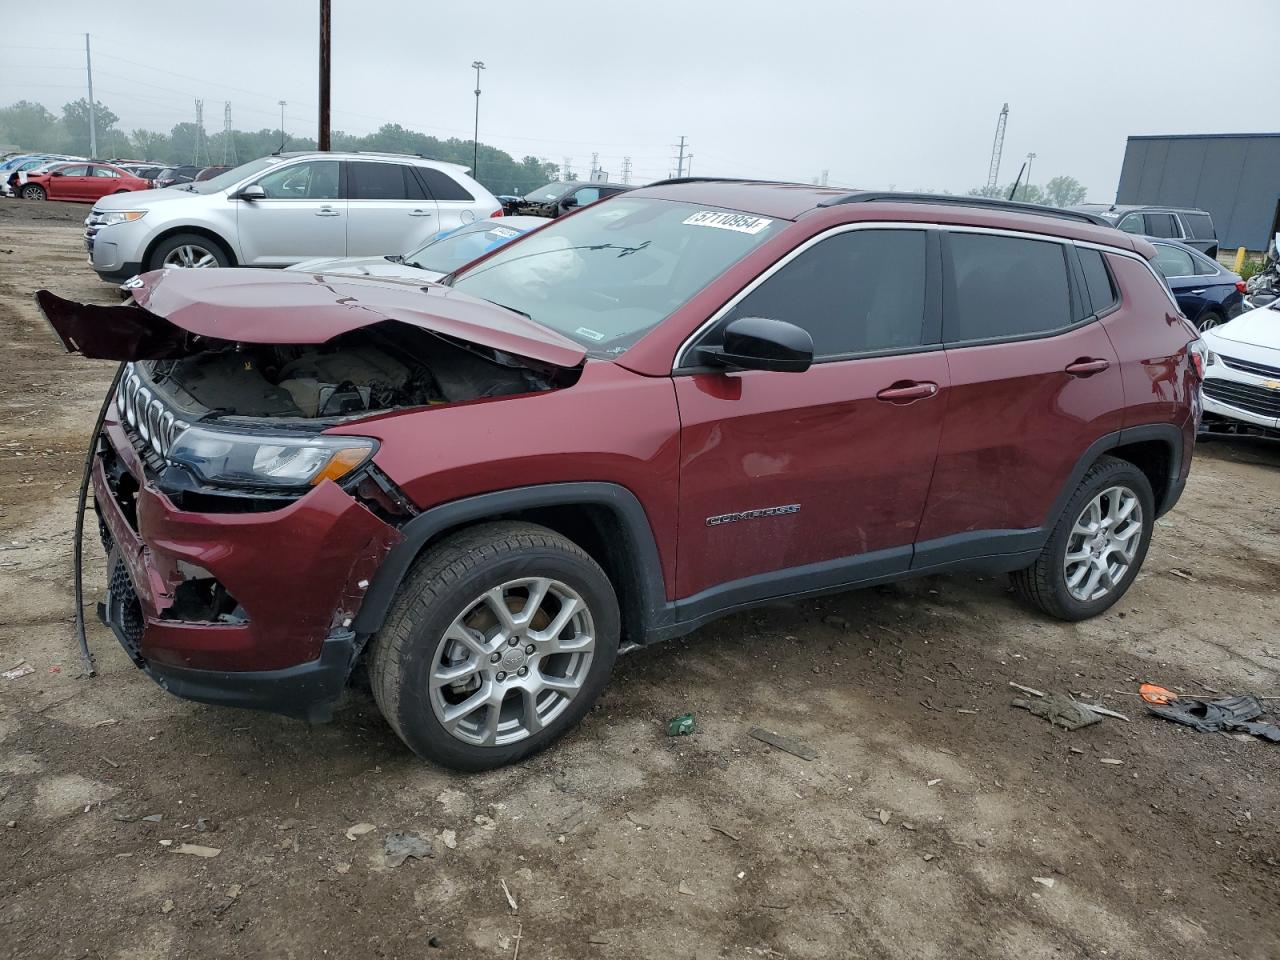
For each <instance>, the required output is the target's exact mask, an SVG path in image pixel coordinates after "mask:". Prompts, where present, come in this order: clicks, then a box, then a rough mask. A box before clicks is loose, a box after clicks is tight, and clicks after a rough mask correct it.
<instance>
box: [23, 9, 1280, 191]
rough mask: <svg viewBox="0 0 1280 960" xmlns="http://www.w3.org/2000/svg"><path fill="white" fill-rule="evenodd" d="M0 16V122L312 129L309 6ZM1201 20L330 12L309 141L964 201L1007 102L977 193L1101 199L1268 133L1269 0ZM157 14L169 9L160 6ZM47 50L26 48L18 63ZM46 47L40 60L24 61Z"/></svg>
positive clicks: (1078, 13)
mask: <svg viewBox="0 0 1280 960" xmlns="http://www.w3.org/2000/svg"><path fill="white" fill-rule="evenodd" d="M29 6H30V5H29V4H26V3H20V2H18V0H0V12H3V13H4V21H5V24H6V29H5V32H4V34H3V36H0V105H6V104H8V103H12V102H13V101H15V100H18V99H23V98H26V99H32V100H39V101H41V102H43V103H45V104H47V105H48V106H50V107H51V108H53V109H54V110H55V112H57V107H58V106H59V105H61V104H62V103H63V102H65V101H66V100H69V99H73V98H75V97H78V96H82V95H83V93H84V90H83V86H82V85H83V82H84V73H83V52H82V49H81V48H82V45H83V37H82V36H80V34H82V33H83V32H85V31H88V32H90V33H91V34H92V35H93V46H94V53H95V59H94V67H95V70H94V80H95V92H96V93H97V99H98V100H100V101H102V102H105V103H106V104H107V105H108V106H109V107H110V108H111V109H112V110H114V111H115V112H116V113H117V114H119V115H120V117H121V124H120V125H121V126H122V127H124V128H125V129H127V130H131V129H133V128H134V127H140V126H141V127H148V128H153V129H162V130H167V129H168V128H169V127H171V126H172V125H173V124H174V123H176V122H179V121H182V120H189V119H193V115H194V106H193V104H192V99H193V98H194V97H203V98H204V100H205V126H206V129H208V130H210V131H211V132H212V131H216V130H217V129H218V128H220V127H221V125H222V107H223V101H225V100H230V101H231V103H232V113H233V121H234V125H235V126H236V127H238V128H250V129H257V128H259V127H272V128H275V127H277V126H278V125H279V119H278V118H279V107H278V106H276V101H278V100H281V99H284V100H287V101H288V106H287V107H286V111H285V117H286V124H285V125H286V129H288V130H289V131H297V132H299V133H306V134H308V135H311V136H314V135H315V128H316V48H317V36H316V30H317V22H318V8H319V3H318V0H219V2H218V3H216V4H214V3H196V4H194V5H192V4H177V5H175V4H169V3H142V4H137V5H133V4H125V3H120V2H112V3H104V2H97V0H95V2H88V0H61V2H59V3H57V4H54V5H53V6H49V5H47V4H37V8H38V9H39V10H40V15H38V16H33V17H29V18H19V17H17V16H15V15H14V14H15V13H16V12H17V11H18V10H22V9H28V8H29ZM1213 9H1214V8H1213V6H1212V5H1211V4H1207V3H1206V2H1205V0H1161V2H1160V3H1159V4H1155V3H1151V2H1134V0H1061V2H1059V3H1055V4H1052V5H1050V4H1047V3H1044V2H1036V0H1022V2H1017V3H1014V2H1002V0H964V2H943V0H931V2H926V0H893V2H857V0H849V2H840V0H792V2H789V3H777V2H758V0H679V2H673V0H657V2H654V0H633V2H631V3H625V4H623V3H598V4H573V5H567V6H565V8H564V9H558V5H555V4H539V5H536V6H535V5H532V4H529V3H522V2H516V0H490V2H486V3H466V2H459V0H453V2H431V3H428V2H417V0H415V2H409V0H398V2H392V0H360V2H355V0H333V125H334V128H335V129H343V130H347V131H351V132H355V133H365V132H368V131H370V130H372V129H375V128H376V127H377V126H379V125H380V124H381V123H383V122H386V121H397V122H399V123H401V124H403V125H404V126H406V127H411V128H414V129H418V130H421V131H423V132H426V133H431V134H434V135H437V136H445V137H447V136H457V137H462V138H466V139H470V136H471V124H472V111H473V109H474V105H475V97H474V95H473V93H472V90H473V88H474V78H475V74H474V72H473V71H472V70H471V69H470V64H471V62H472V60H475V59H481V60H483V61H484V62H485V64H486V65H487V69H486V70H485V72H484V74H483V76H482V81H481V86H482V89H483V95H482V97H481V104H480V139H481V141H482V142H489V143H493V144H495V145H497V146H499V147H501V148H503V149H505V150H507V151H509V152H510V153H512V154H513V155H515V156H516V157H521V156H524V155H526V154H534V155H536V156H540V157H545V158H547V159H549V160H551V161H552V162H555V163H559V162H561V161H562V160H563V158H564V157H566V156H569V157H572V158H573V161H574V166H575V168H576V169H577V170H579V171H585V170H586V168H587V167H588V166H589V165H590V161H591V153H592V151H593V150H594V151H598V152H599V154H600V158H601V159H600V164H601V166H602V167H604V169H606V170H608V171H610V173H612V174H614V175H615V176H616V175H617V174H618V173H619V172H620V168H621V163H622V158H623V157H624V156H630V157H631V158H632V163H633V170H634V174H633V182H636V181H644V180H649V179H653V178H656V177H663V176H667V175H668V173H669V172H670V171H671V170H673V169H674V160H673V159H672V158H673V157H674V155H675V152H676V151H675V146H674V144H675V143H676V142H677V139H678V138H679V136H680V135H682V134H683V135H685V136H686V137H688V143H689V150H690V151H691V152H692V154H693V161H692V170H693V172H694V173H698V174H709V175H710V174H721V175H726V176H758V177H765V178H772V179H800V180H809V179H811V178H813V177H816V176H818V175H819V173H820V172H821V171H822V170H828V171H830V179H831V182H832V183H839V184H846V185H851V186H861V187H872V188H890V187H896V188H897V189H900V190H913V189H930V188H935V189H947V190H951V191H955V192H962V191H964V190H967V189H968V188H969V187H972V186H977V185H981V184H983V183H985V181H986V177H987V166H988V162H989V159H990V152H991V143H992V137H993V134H994V131H995V124H996V117H997V114H998V113H999V110H1000V105H1001V104H1002V103H1003V102H1005V101H1008V103H1009V111H1010V113H1009V125H1008V134H1007V136H1006V139H1005V148H1004V162H1003V165H1002V167H1001V173H1000V180H1001V182H1002V183H1003V182H1009V181H1012V179H1013V177H1014V176H1015V175H1016V174H1017V171H1018V167H1019V164H1020V163H1021V162H1022V160H1023V158H1024V157H1025V155H1026V154H1027V153H1028V152H1029V151H1034V152H1035V153H1036V160H1035V162H1034V166H1033V171H1032V179H1033V181H1034V182H1036V183H1044V182H1045V181H1046V180H1048V179H1049V178H1050V177H1053V176H1056V175H1058V174H1069V175H1071V176H1074V177H1076V178H1077V179H1079V180H1080V181H1081V182H1082V183H1084V184H1085V185H1086V186H1087V187H1088V188H1089V198H1090V199H1091V200H1107V201H1109V200H1112V199H1114V196H1115V189H1116V182H1117V180H1118V178H1119V173H1120V164H1121V160H1122V158H1123V155H1124V143H1125V137H1126V136H1128V135H1130V134H1150V133H1222V132H1255V131H1259V130H1271V131H1274V130H1276V129H1280V110H1277V109H1276V108H1275V106H1274V92H1273V91H1274V75H1275V52H1276V51H1275V45H1276V41H1277V39H1280V3H1277V2H1273V0H1266V2H1264V3H1259V4H1247V5H1244V6H1242V7H1239V8H1232V10H1233V13H1232V14H1231V16H1229V17H1224V16H1221V15H1219V14H1217V13H1214V12H1212V11H1213ZM175 11H178V12H175ZM33 48H45V49H33ZM48 48H55V49H48Z"/></svg>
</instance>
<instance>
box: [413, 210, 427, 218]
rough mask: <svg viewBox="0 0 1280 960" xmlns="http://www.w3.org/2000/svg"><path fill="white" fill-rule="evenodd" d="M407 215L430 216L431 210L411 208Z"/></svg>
mask: <svg viewBox="0 0 1280 960" xmlns="http://www.w3.org/2000/svg"><path fill="white" fill-rule="evenodd" d="M409 216H411V217H429V216H431V211H430V210H412V211H410V213H409Z"/></svg>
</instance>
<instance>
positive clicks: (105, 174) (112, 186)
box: [81, 164, 121, 200]
mask: <svg viewBox="0 0 1280 960" xmlns="http://www.w3.org/2000/svg"><path fill="white" fill-rule="evenodd" d="M89 174H90V176H88V177H86V178H85V184H84V186H85V190H84V196H83V197H82V198H81V199H83V200H98V199H101V198H102V197H105V196H106V195H107V194H109V193H115V192H116V191H117V190H119V189H121V182H120V174H119V172H117V171H116V170H113V169H112V168H111V167H104V166H102V165H100V164H93V165H92V166H90V167H89Z"/></svg>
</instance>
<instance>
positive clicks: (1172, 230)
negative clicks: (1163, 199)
mask: <svg viewBox="0 0 1280 960" xmlns="http://www.w3.org/2000/svg"><path fill="white" fill-rule="evenodd" d="M1146 216H1147V235H1148V236H1151V237H1173V238H1177V237H1180V236H1182V233H1181V232H1180V231H1179V230H1178V223H1177V221H1176V220H1174V219H1173V214H1172V213H1148V214H1147V215H1146Z"/></svg>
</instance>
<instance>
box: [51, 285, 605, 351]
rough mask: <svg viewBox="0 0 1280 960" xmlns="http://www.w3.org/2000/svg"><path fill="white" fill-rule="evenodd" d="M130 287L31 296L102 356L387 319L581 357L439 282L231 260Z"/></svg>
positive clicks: (80, 343) (567, 343)
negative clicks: (231, 264)
mask: <svg viewBox="0 0 1280 960" xmlns="http://www.w3.org/2000/svg"><path fill="white" fill-rule="evenodd" d="M130 285H131V292H132V294H133V300H134V304H122V305H119V306H98V305H95V304H84V303H77V302H75V301H73V300H66V299H63V298H62V297H59V296H57V295H55V294H53V293H51V292H50V291H48V290H40V291H38V292H37V293H36V302H37V304H38V305H39V307H40V309H41V311H42V312H43V313H44V315H45V317H46V319H48V321H49V323H50V324H51V325H52V326H53V328H54V330H55V332H56V333H57V334H58V336H59V338H60V339H61V340H62V343H63V345H64V346H65V347H66V348H67V349H68V350H69V351H72V352H74V353H80V354H82V355H84V356H86V357H90V358H94V359H100V360H149V359H159V358H162V357H178V356H183V355H185V354H189V353H193V352H196V351H198V350H200V349H203V347H202V346H201V344H200V343H199V339H200V338H208V339H216V340H224V341H232V342H239V343H266V344H311V343H324V342H326V341H328V340H332V339H333V338H334V337H337V336H340V335H341V334H344V333H348V332H350V331H352V330H358V329H360V328H361V327H368V326H372V325H373V324H377V323H383V322H386V321H395V322H398V323H404V324H408V325H409V326H413V327H418V328H420V329H422V330H429V331H431V332H433V333H439V334H442V335H444V336H448V337H453V338H455V339H458V340H466V341H469V342H471V343H476V344H480V345H481V346H486V347H490V348H492V349H494V350H500V351H503V352H504V353H511V354H515V355H517V356H521V357H525V358H528V359H530V360H537V361H541V362H543V363H548V364H552V365H554V366H558V367H566V368H567V367H576V366H578V365H579V364H580V363H582V360H583V358H584V357H585V356H586V350H585V349H584V348H583V347H581V346H580V345H578V344H577V343H574V342H573V341H572V340H570V339H568V338H567V337H565V336H562V335H561V334H559V333H556V332H555V331H554V330H550V329H548V328H547V327H544V326H541V325H540V324H537V323H534V322H533V321H532V320H529V319H526V318H525V317H523V316H521V315H520V314H518V313H515V312H513V311H511V310H507V309H506V308H504V307H500V306H498V305H496V304H493V303H489V302H488V301H485V300H478V299H476V298H474V297H469V296H467V295H466V294H463V293H460V292H458V291H456V290H454V289H452V288H451V287H446V286H441V285H439V284H426V285H423V284H420V283H407V282H397V281H394V280H389V279H384V278H374V277H339V276H332V275H325V276H320V275H316V274H309V273H295V272H292V271H264V270H253V269H244V268H241V269H237V268H230V269H219V270H156V271H152V272H151V273H146V274H143V275H141V276H140V277H137V278H135V279H134V280H132V281H130Z"/></svg>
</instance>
